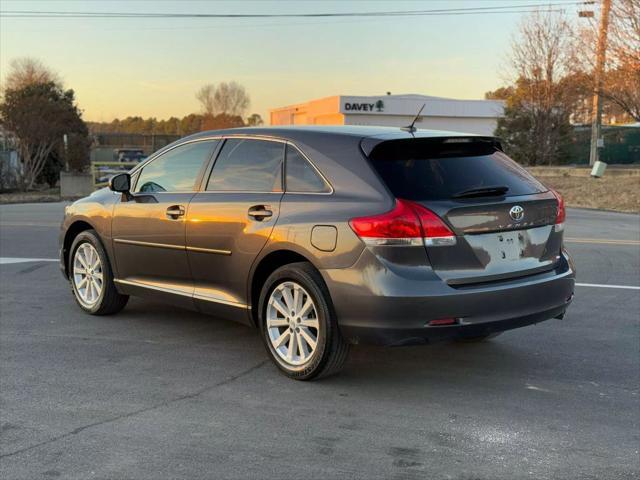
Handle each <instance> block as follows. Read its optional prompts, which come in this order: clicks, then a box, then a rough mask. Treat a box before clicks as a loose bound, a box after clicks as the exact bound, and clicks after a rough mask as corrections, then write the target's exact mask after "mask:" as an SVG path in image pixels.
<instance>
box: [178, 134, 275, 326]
mask: <svg viewBox="0 0 640 480" xmlns="http://www.w3.org/2000/svg"><path fill="white" fill-rule="evenodd" d="M284 147H285V143H284V142H283V141H279V140H270V139H269V140H268V139H256V138H245V137H231V138H227V139H226V140H225V141H224V144H223V145H222V148H221V149H220V150H219V153H218V155H217V158H216V160H215V162H214V163H213V167H212V169H211V173H210V175H209V177H208V179H207V181H206V183H205V188H204V189H203V190H202V191H200V192H198V193H197V194H196V195H195V196H194V197H193V199H192V200H191V203H190V205H189V211H188V214H187V233H186V236H187V256H188V259H189V265H190V267H191V272H192V274H193V281H194V298H195V300H196V304H197V305H198V307H199V308H201V309H202V310H203V311H206V312H208V313H213V314H216V315H218V316H222V317H226V318H231V319H234V320H238V321H241V322H248V321H249V316H248V307H249V303H250V301H249V300H248V299H247V298H246V296H247V278H248V276H249V270H250V268H251V265H252V263H253V261H254V260H255V258H256V256H257V255H258V253H259V252H260V250H261V249H262V248H263V247H264V245H265V243H266V242H267V239H268V238H269V235H270V234H271V231H272V230H273V226H274V225H275V223H276V220H277V219H278V214H279V209H280V200H281V198H282V194H283V193H282V191H283V188H282V168H283V160H284Z"/></svg>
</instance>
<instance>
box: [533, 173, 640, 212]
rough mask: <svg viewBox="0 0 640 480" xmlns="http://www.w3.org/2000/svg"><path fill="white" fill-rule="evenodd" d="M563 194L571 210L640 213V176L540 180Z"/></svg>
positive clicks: (541, 178) (563, 177) (542, 178)
mask: <svg viewBox="0 0 640 480" xmlns="http://www.w3.org/2000/svg"><path fill="white" fill-rule="evenodd" d="M539 179H540V181H542V182H543V183H544V184H545V185H548V186H549V187H552V188H553V189H555V190H557V191H558V192H560V193H561V194H562V196H563V197H564V200H565V203H566V204H567V206H569V207H582V208H597V209H603V210H616V211H618V212H633V213H638V212H640V176H610V177H607V176H606V174H605V176H604V177H602V178H592V177H569V176H562V177H547V176H544V177H539Z"/></svg>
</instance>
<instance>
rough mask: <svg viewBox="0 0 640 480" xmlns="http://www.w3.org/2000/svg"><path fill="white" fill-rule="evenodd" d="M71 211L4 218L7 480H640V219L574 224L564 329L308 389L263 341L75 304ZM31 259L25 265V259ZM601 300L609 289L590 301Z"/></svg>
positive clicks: (200, 321) (216, 327)
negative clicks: (67, 255)
mask: <svg viewBox="0 0 640 480" xmlns="http://www.w3.org/2000/svg"><path fill="white" fill-rule="evenodd" d="M61 215H62V204H42V205H10V206H0V257H2V262H0V263H2V264H1V265H0V282H1V283H0V295H1V307H0V362H1V363H0V374H1V375H0V381H1V384H0V399H1V404H0V405H1V417H2V418H1V428H2V435H1V450H0V478H3V479H30V480H31V479H38V478H43V479H55V478H61V479H79V480H80V479H83V480H84V479H93V478H96V479H125V478H127V479H154V480H158V479H170V478H171V479H174V478H184V479H200V478H203V479H204V478H277V479H281V478H307V479H329V478H363V479H372V478H385V479H387V478H389V479H395V478H398V479H465V480H471V479H478V480H480V479H487V480H488V479H509V480H511V479H519V478H531V479H577V478H580V479H582V478H584V479H630V478H638V477H639V476H640V460H639V459H640V455H639V449H640V402H639V400H640V399H639V396H638V390H639V386H640V352H639V344H640V329H639V326H640V291H638V290H637V289H636V290H633V289H623V288H604V286H607V285H608V286H610V285H620V286H635V287H637V286H640V278H639V277H640V243H639V242H640V217H638V216H637V215H625V214H614V213H607V212H594V211H587V210H569V213H568V224H567V232H566V236H567V238H568V239H569V241H568V247H569V249H570V251H571V252H572V254H573V255H574V258H575V260H576V263H577V268H578V275H579V282H581V283H583V284H588V285H591V286H579V287H577V290H576V296H575V301H574V304H573V305H572V307H571V308H570V310H569V313H568V315H567V316H566V318H565V319H564V320H562V321H558V320H551V321H548V322H544V323H542V324H539V325H535V326H531V327H527V328H523V329H519V330H515V331H512V332H508V333H505V334H504V335H502V336H501V337H499V338H496V339H494V340H492V341H490V342H486V343H483V344H451V343H447V344H439V345H434V346H429V347H403V348H373V347H356V348H354V349H353V350H352V354H351V357H350V359H349V361H348V363H347V365H346V368H345V370H344V372H343V373H342V374H341V375H339V376H335V377H331V378H328V379H325V380H322V381H318V382H312V383H301V382H294V381H291V380H288V379H286V378H285V377H284V376H282V375H281V374H279V373H278V372H277V371H276V369H275V367H273V366H272V365H271V364H270V363H269V362H268V361H267V356H266V353H265V351H264V349H263V346H262V344H261V342H260V340H259V338H258V335H257V334H256V332H255V331H253V330H251V329H249V328H247V327H244V326H242V325H239V324H234V323H229V322H224V321H221V320H216V319H215V318H212V317H207V316H204V315H200V314H198V313H194V312H190V311H185V310H179V309H177V308H174V307H169V306H166V305H162V304H158V303H152V302H149V301H144V300H139V299H133V300H132V301H131V302H130V303H129V305H128V306H127V308H126V309H125V310H124V311H123V312H122V313H121V314H119V315H117V316H113V317H90V316H87V315H85V314H83V313H82V312H81V311H80V310H79V309H78V308H77V307H76V306H75V304H74V302H73V300H72V297H71V292H70V288H69V286H68V285H67V284H66V283H65V281H63V279H62V277H61V276H60V273H59V270H58V265H57V264H56V263H55V262H47V261H22V260H20V261H19V262H20V263H7V262H8V261H9V260H7V259H9V258H11V259H15V258H23V259H24V258H36V259H47V258H55V256H56V251H57V233H58V230H57V225H58V223H59V221H60V218H61ZM12 261H15V260H12ZM593 285H596V286H593Z"/></svg>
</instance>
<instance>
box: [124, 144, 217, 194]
mask: <svg viewBox="0 0 640 480" xmlns="http://www.w3.org/2000/svg"><path fill="white" fill-rule="evenodd" d="M220 140H221V137H211V138H208V137H207V138H196V139H193V140H189V141H186V142H182V143H179V144H177V145H174V146H172V147H171V148H168V149H166V150H163V151H161V152H159V153H158V154H157V155H155V156H152V157H151V158H150V159H149V160H147V161H146V162H144V163H142V164H141V165H139V166H136V167H135V168H132V169H131V170H130V171H129V172H128V173H129V176H130V177H133V176H134V175H136V178H135V183H134V185H133V188H132V192H131V193H132V194H133V195H158V194H165V195H173V194H178V193H197V192H198V190H197V189H198V187H199V186H200V184H201V183H202V176H203V175H204V174H205V173H206V171H207V167H208V166H209V163H210V162H211V157H212V156H213V155H214V154H215V153H217V151H218V148H219V145H220ZM213 141H216V142H217V144H216V145H215V147H214V148H213V150H212V151H211V153H210V154H209V155H208V156H207V158H205V159H204V162H202V166H201V167H200V170H198V175H197V176H196V178H195V180H194V181H193V187H192V189H191V190H175V191H172V192H137V191H136V188H138V181H140V176H141V174H142V171H143V170H144V169H145V168H146V167H148V166H149V165H151V163H153V162H155V161H156V160H158V159H159V158H162V157H163V156H164V155H165V154H167V153H169V152H171V151H172V150H175V149H176V148H179V147H183V146H185V145H190V144H192V143H199V142H213Z"/></svg>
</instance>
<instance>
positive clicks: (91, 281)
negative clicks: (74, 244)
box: [73, 243, 104, 308]
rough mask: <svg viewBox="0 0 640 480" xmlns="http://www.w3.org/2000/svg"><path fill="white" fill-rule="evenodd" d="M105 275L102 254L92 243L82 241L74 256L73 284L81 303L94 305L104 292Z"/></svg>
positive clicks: (88, 305) (89, 306)
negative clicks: (99, 253)
mask: <svg viewBox="0 0 640 480" xmlns="http://www.w3.org/2000/svg"><path fill="white" fill-rule="evenodd" d="M103 284H104V275H103V270H102V263H101V262H100V255H98V251H97V250H96V249H95V247H94V246H93V245H91V244H90V243H82V244H81V245H80V246H79V247H78V248H77V249H76V253H75V255H74V257H73V285H74V287H75V291H76V295H77V297H78V300H80V303H82V304H83V305H84V306H86V307H87V308H91V307H93V306H94V305H95V304H96V303H98V300H99V299H100V295H101V294H102V289H103Z"/></svg>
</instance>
